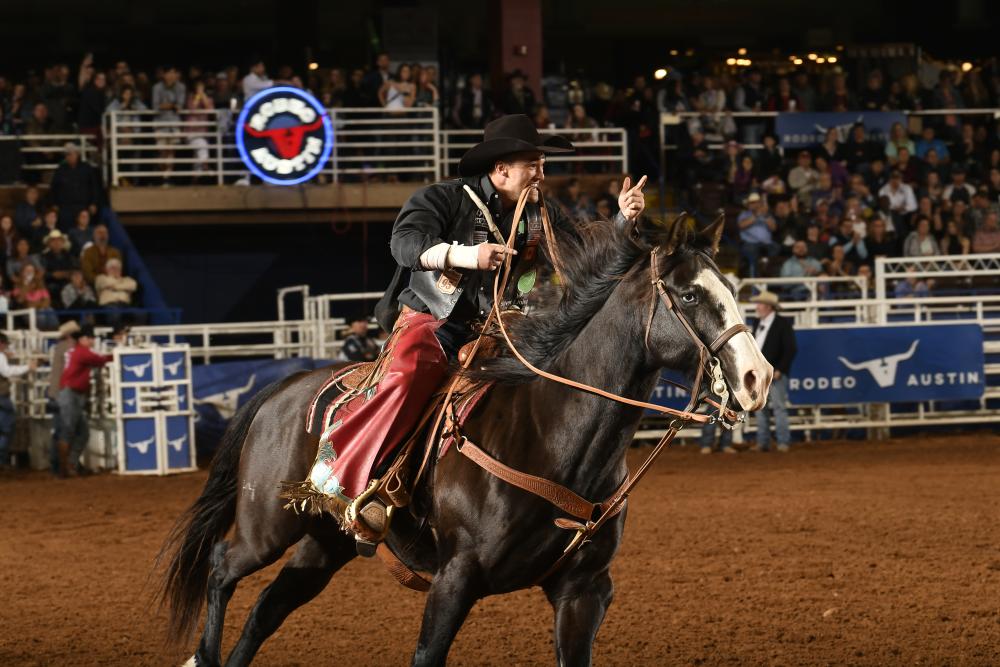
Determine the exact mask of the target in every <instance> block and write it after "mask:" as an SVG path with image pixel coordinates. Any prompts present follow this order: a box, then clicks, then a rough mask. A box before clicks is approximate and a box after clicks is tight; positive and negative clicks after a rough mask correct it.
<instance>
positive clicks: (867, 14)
mask: <svg viewBox="0 0 1000 667" xmlns="http://www.w3.org/2000/svg"><path fill="white" fill-rule="evenodd" d="M491 1H499V0H491ZM5 4H6V6H5V7H4V9H3V20H2V25H3V27H2V38H0V56H2V62H3V65H0V70H6V71H8V72H13V73H17V72H23V71H24V70H25V69H27V68H29V67H37V66H38V65H39V64H46V63H51V62H56V61H66V62H69V63H71V64H75V63H76V62H77V61H78V60H79V59H80V57H81V56H82V54H83V53H85V52H87V51H93V52H94V53H95V55H96V57H97V60H98V63H99V64H101V63H102V62H103V63H108V64H109V63H110V62H111V61H113V60H115V59H116V58H119V57H121V58H125V59H127V60H129V61H130V63H132V64H133V66H146V67H149V66H152V65H155V64H162V63H165V62H176V63H179V64H189V63H200V64H204V65H207V66H210V67H220V66H223V65H226V64H237V65H241V66H245V65H246V63H247V62H248V61H249V59H250V58H251V57H252V56H254V55H260V56H262V57H264V58H265V59H266V60H268V61H269V63H271V64H274V65H278V64H290V65H292V66H293V67H296V68H301V67H303V66H304V64H305V63H306V62H307V61H308V59H309V58H310V54H311V55H312V57H314V58H315V59H317V60H318V61H320V63H321V64H343V65H356V64H364V63H366V62H368V60H369V58H370V57H371V55H372V54H373V53H374V51H375V50H376V49H377V48H378V47H379V46H380V45H381V42H380V38H381V36H382V30H383V17H384V16H385V13H386V11H392V10H399V9H410V10H414V9H416V10H419V11H420V12H426V13H427V14H428V16H429V17H430V16H433V17H436V23H437V26H438V30H437V34H438V39H437V45H438V54H437V55H438V58H439V59H440V60H441V62H442V64H443V65H445V66H446V67H449V66H450V67H458V68H470V67H482V66H484V65H485V62H484V61H485V57H486V56H485V54H486V53H487V49H485V48H484V46H483V45H484V44H488V43H489V41H490V35H491V31H490V26H489V22H488V18H487V16H488V14H489V11H488V9H489V8H488V5H489V2H476V1H475V0H472V1H470V0H464V1H463V2H459V1H457V0H442V1H440V2H429V1H424V2H418V1H416V0H411V1H409V2H406V1H398V0H397V1H389V0H383V1H382V2H378V1H373V0H357V1H355V2H343V1H341V0H297V1H295V2H289V1H288V0H230V1H225V0H221V1H218V2H205V1H204V0H171V1H170V2H136V1H135V0H101V1H100V2H90V3H80V2H78V1H77V0H48V1H42V2H34V3H32V2H26V3H5ZM542 7H543V23H544V33H543V34H544V35H545V44H544V60H545V68H546V70H547V71H557V70H565V71H576V70H585V71H589V72H593V73H594V74H599V75H601V76H607V77H618V78H623V77H627V76H629V75H631V74H632V73H633V72H636V71H642V70H646V69H648V67H650V66H655V65H657V64H661V63H662V62H665V61H666V59H667V57H668V54H669V51H670V49H672V48H679V49H681V50H682V51H683V50H684V49H687V48H693V49H695V50H696V56H695V58H696V59H697V58H713V59H714V58H716V57H717V56H718V55H719V54H720V53H721V52H724V51H732V50H734V49H736V48H738V47H746V48H748V49H749V50H750V52H751V53H755V52H770V51H772V50H774V49H777V50H779V51H780V52H783V53H788V52H791V51H796V50H799V51H802V50H806V49H822V48H832V47H833V46H834V45H835V44H851V43H856V44H868V43H886V42H910V43H915V44H917V45H918V46H921V47H922V48H923V49H924V50H925V51H926V52H927V53H930V54H931V55H934V56H936V57H940V58H944V57H954V58H971V59H975V58H985V57H991V56H995V55H997V53H996V51H997V49H996V40H995V37H993V36H992V35H993V34H995V33H996V28H998V27H1000V20H998V15H1000V3H997V2H992V1H990V0H960V1H959V2H943V3H938V4H937V6H935V7H934V9H933V10H932V9H925V8H924V6H923V4H922V3H913V2H901V1H900V0H889V1H884V2H872V1H871V0H839V1H838V2H836V3H822V4H819V3H812V2H801V1H798V2H793V1H788V0H754V1H753V2H747V1H746V0H674V1H670V2H665V1H656V0H631V1H630V2H628V3H627V4H625V5H622V4H621V3H613V2H608V1H607V0H604V1H596V0H542Z"/></svg>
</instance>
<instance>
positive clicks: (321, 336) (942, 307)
mask: <svg viewBox="0 0 1000 667" xmlns="http://www.w3.org/2000/svg"><path fill="white" fill-rule="evenodd" d="M918 262H919V263H923V266H922V268H919V269H918V270H919V271H922V272H926V273H932V275H935V276H937V277H942V276H947V275H962V276H971V277H980V278H981V277H986V278H987V279H992V278H993V277H997V276H1000V255H977V256H967V255H962V256H941V257H929V258H928V257H923V258H891V259H890V258H885V259H880V260H878V264H877V269H876V276H877V278H876V280H875V286H874V287H875V289H874V290H872V289H870V286H869V285H868V284H867V283H866V282H865V280H864V278H847V279H845V278H747V279H743V280H741V281H739V282H738V283H737V289H738V294H739V296H740V308H741V311H743V312H744V313H746V314H750V313H752V311H753V308H754V306H753V304H752V303H749V302H748V301H747V300H748V299H749V297H750V295H751V291H752V289H753V288H755V287H757V288H759V287H761V286H765V285H766V286H767V287H768V288H769V289H771V290H775V291H777V290H778V289H779V288H780V287H782V286H783V285H793V284H806V285H807V287H808V286H810V285H812V286H813V287H810V288H809V289H810V292H809V293H810V298H808V299H806V300H803V301H785V302H783V304H782V308H783V310H784V312H785V314H786V315H788V316H790V317H793V318H794V320H795V323H796V327H798V328H803V329H804V328H828V327H864V326H872V325H878V324H906V323H913V324H921V323H929V322H955V321H961V322H966V323H976V324H979V325H980V326H981V327H982V329H983V332H984V334H985V336H986V342H985V350H984V351H985V354H986V355H987V359H986V364H985V373H986V376H987V381H986V392H985V393H984V395H983V397H982V398H981V399H980V407H979V409H978V410H968V409H966V410H955V409H939V407H938V406H936V405H935V404H934V402H933V401H930V402H923V403H919V404H917V405H916V406H915V407H914V408H912V409H911V410H909V411H906V412H902V411H900V408H899V406H893V407H892V408H891V409H890V406H888V405H887V404H862V403H856V404H845V405H837V406H829V405H824V406H817V405H812V406H810V405H796V406H793V407H794V410H793V412H794V416H793V417H792V428H793V429H796V430H807V431H808V430H815V429H839V428H875V429H883V428H888V427H894V426H909V425H926V426H931V425H936V424H937V425H940V424H968V423H988V422H996V421H1000V410H998V409H997V408H996V406H995V401H997V400H1000V359H998V356H1000V294H990V295H985V296H983V295H977V294H972V293H966V294H955V295H936V296H930V297H909V298H892V297H886V296H877V295H876V294H874V292H878V291H879V289H881V290H882V291H883V293H887V286H888V285H891V284H892V283H893V282H894V281H896V280H899V279H900V278H902V277H905V276H910V275H912V274H913V271H912V270H911V269H912V267H913V266H914V265H915V264H916V263H918ZM823 284H826V285H828V286H830V288H831V290H833V288H834V286H836V285H847V286H849V287H850V288H851V289H857V290H858V296H857V297H848V298H824V296H823V293H824V291H825V290H821V289H820V286H821V285H823ZM880 284H881V288H880ZM970 291H971V290H970ZM827 293H829V292H827ZM381 295H382V293H381V292H359V293H349V294H322V295H315V296H314V295H311V294H310V290H309V287H308V286H307V285H299V286H294V287H287V288H284V289H282V290H279V292H278V295H277V299H278V314H279V318H278V320H277V321H268V322H238V323H224V324H188V325H166V326H137V327H134V328H133V329H132V335H133V339H134V341H135V342H139V343H141V342H143V341H149V342H157V343H164V344H173V343H181V342H183V343H188V344H190V345H191V348H192V349H191V354H192V357H193V358H194V359H196V360H197V361H199V362H200V363H212V362H214V361H219V360H223V359H239V358H247V357H257V358H274V359H286V358H290V357H299V356H302V357H311V358H314V359H329V360H333V359H336V358H337V356H338V354H339V352H340V349H341V347H342V345H343V338H344V335H345V333H346V331H347V327H348V322H347V318H346V317H344V316H343V315H344V314H345V313H348V314H349V313H351V312H354V310H353V309H355V308H356V305H357V304H358V303H359V302H360V303H365V304H366V308H368V309H370V306H371V305H372V302H374V301H375V300H376V299H378V298H379V297H380V296H381ZM293 300H297V303H296V302H295V301H293ZM348 304H350V305H348ZM348 308H350V309H351V310H348ZM293 310H299V311H300V313H299V312H297V313H295V315H296V316H297V317H295V318H292V317H290V315H291V314H292V311H293ZM32 312H33V311H30V310H25V311H11V312H10V313H8V318H12V317H19V316H24V317H26V318H28V319H29V320H30V318H31V317H32V316H33V315H32ZM8 321H10V319H8ZM372 329H373V330H375V329H376V326H375V325H374V324H372ZM107 332H108V329H107V328H106V327H105V328H98V333H99V334H102V335H103V334H106V333H107ZM9 335H10V338H11V345H10V349H11V353H12V356H13V357H14V360H15V361H16V362H17V363H24V362H26V361H27V360H28V359H31V358H35V359H37V360H39V361H40V362H41V363H42V364H43V365H42V367H40V368H39V370H38V371H36V372H34V373H32V374H30V375H29V376H28V377H26V378H24V379H19V378H15V380H14V396H15V398H16V401H17V404H18V413H19V414H21V415H23V416H27V417H32V418H37V419H42V418H44V417H45V405H46V402H47V398H46V390H47V388H48V380H49V378H48V373H47V369H46V367H45V364H47V363H48V349H49V346H50V345H51V344H52V343H53V342H54V339H55V338H56V336H57V334H56V333H55V332H46V331H39V330H38V329H37V328H34V327H32V328H29V329H20V330H14V331H9ZM98 416H99V415H98ZM656 424H657V422H656V420H652V421H650V422H648V423H647V425H646V430H644V431H642V432H640V437H653V436H655V435H656V433H658V432H660V431H659V430H658V428H657V427H656ZM752 429H753V421H752V420H751V423H750V424H749V425H748V430H752ZM686 435H694V432H693V431H691V430H689V431H688V432H687V433H686Z"/></svg>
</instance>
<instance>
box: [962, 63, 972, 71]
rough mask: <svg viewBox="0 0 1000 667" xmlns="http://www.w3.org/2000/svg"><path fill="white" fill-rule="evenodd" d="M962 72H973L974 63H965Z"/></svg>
mask: <svg viewBox="0 0 1000 667" xmlns="http://www.w3.org/2000/svg"><path fill="white" fill-rule="evenodd" d="M962 71H963V72H971V71H972V63H970V62H964V63H962Z"/></svg>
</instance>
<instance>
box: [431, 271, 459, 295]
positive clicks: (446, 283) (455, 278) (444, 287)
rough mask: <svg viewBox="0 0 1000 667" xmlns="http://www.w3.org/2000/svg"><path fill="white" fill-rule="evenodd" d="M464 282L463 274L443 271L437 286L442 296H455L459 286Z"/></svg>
mask: <svg viewBox="0 0 1000 667" xmlns="http://www.w3.org/2000/svg"><path fill="white" fill-rule="evenodd" d="M460 282H462V274H461V273H460V272H458V271H442V272H441V277H440V278H438V279H437V283H436V286H437V288H438V290H439V291H440V292H441V293H442V294H454V293H455V290H457V289H458V284H459V283H460Z"/></svg>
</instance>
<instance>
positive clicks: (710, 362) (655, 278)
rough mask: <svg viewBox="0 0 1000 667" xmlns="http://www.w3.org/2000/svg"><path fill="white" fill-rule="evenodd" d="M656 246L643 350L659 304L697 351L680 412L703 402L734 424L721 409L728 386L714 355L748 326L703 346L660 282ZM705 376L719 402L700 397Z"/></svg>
mask: <svg viewBox="0 0 1000 667" xmlns="http://www.w3.org/2000/svg"><path fill="white" fill-rule="evenodd" d="M659 251H660V248H659V246H657V247H655V248H653V249H652V250H651V251H650V253H649V272H650V282H651V283H652V285H653V295H652V297H651V298H650V301H649V316H648V317H647V318H646V333H645V334H644V335H643V341H644V343H645V345H646V349H647V350H648V349H649V331H650V329H651V328H652V326H653V317H654V316H655V315H656V309H657V306H658V305H659V304H660V303H662V304H663V306H664V307H665V308H666V309H667V310H669V311H671V312H673V314H674V315H675V316H676V317H677V319H678V321H680V323H681V325H682V326H683V328H684V331H685V332H686V333H687V335H688V338H690V339H691V342H692V343H694V345H695V347H696V348H697V349H698V366H697V368H698V370H697V372H696V373H695V377H694V387H691V388H690V392H691V400H690V402H689V403H688V405H687V407H686V408H685V409H684V411H685V412H691V410H692V409H695V408H697V405H698V404H699V403H702V402H707V403H709V404H711V405H714V406H715V407H716V408H718V410H719V412H718V417H719V419H720V420H721V421H722V422H723V423H725V422H726V420H727V419H728V421H729V422H735V421H736V420H738V419H739V417H738V416H736V415H735V413H733V412H732V411H729V410H728V409H727V408H726V407H725V406H726V405H727V403H728V402H729V384H728V383H727V382H726V379H725V376H724V375H723V374H722V365H721V363H720V362H719V359H718V357H717V356H716V355H718V354H719V350H721V349H722V348H723V346H724V345H725V344H726V343H728V342H729V341H730V340H731V339H732V338H733V336H736V335H737V334H741V333H750V327H748V326H747V325H746V324H743V323H742V322H740V323H738V324H734V325H733V326H731V327H729V328H728V329H726V330H725V331H723V332H722V333H721V334H719V336H718V337H717V338H716V339H715V340H714V341H712V344H711V345H705V343H704V342H703V341H702V340H701V337H700V336H699V335H698V334H697V333H695V330H694V327H692V326H691V322H689V321H688V318H687V316H686V315H685V314H684V311H682V310H681V309H680V308H677V307H676V305H675V304H674V300H673V298H671V296H670V292H668V291H667V286H666V284H665V283H664V282H663V278H662V277H661V276H660V269H659V261H658V257H659ZM706 374H707V375H708V376H709V377H711V378H712V386H711V387H710V390H711V393H712V394H714V395H715V396H718V397H719V402H718V403H716V402H715V401H711V400H709V399H708V397H707V396H704V397H703V396H702V395H701V381H702V377H703V375H706ZM668 382H670V384H673V385H675V386H679V387H681V388H683V389H687V387H684V386H683V385H679V384H678V383H676V382H671V381H669V380H668Z"/></svg>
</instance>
